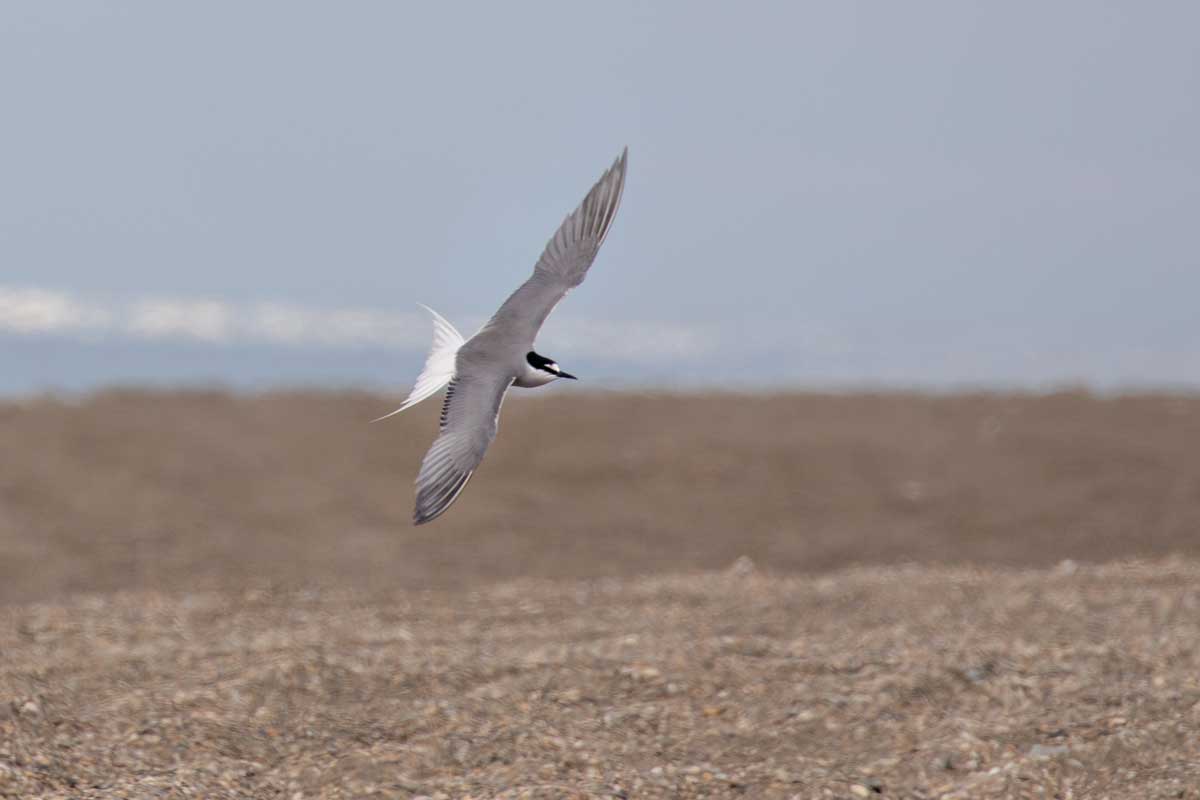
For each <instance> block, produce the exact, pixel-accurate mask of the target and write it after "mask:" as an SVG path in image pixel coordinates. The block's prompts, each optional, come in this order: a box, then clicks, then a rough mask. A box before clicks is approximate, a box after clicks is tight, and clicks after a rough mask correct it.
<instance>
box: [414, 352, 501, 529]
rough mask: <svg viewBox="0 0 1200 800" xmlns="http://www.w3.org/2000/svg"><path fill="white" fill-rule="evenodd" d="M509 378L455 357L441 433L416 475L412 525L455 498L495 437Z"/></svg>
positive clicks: (447, 388) (452, 501) (437, 513)
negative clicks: (456, 370)
mask: <svg viewBox="0 0 1200 800" xmlns="http://www.w3.org/2000/svg"><path fill="white" fill-rule="evenodd" d="M512 381H513V378H512V376H511V375H508V374H503V373H502V371H500V370H494V369H493V370H488V369H486V368H485V365H481V364H472V363H470V361H469V360H467V361H466V363H464V359H460V360H459V365H458V372H457V374H456V375H455V376H454V377H453V378H452V379H451V380H450V384H449V385H448V386H447V387H446V399H445V400H444V401H443V403H442V424H441V433H440V434H439V435H438V438H437V439H435V440H434V442H433V446H432V447H430V448H429V452H428V453H426V454H425V459H424V460H423V461H422V462H421V471H420V472H419V473H418V474H417V505H416V509H415V510H414V511H413V522H414V523H416V524H417V525H421V524H424V523H426V522H429V521H430V520H432V519H435V518H437V517H438V516H439V515H441V514H442V513H443V512H444V511H445V510H446V509H448V508H449V507H450V506H451V504H453V503H454V501H455V500H457V499H458V496H459V494H461V493H462V490H463V488H464V487H465V486H466V485H467V481H469V480H470V479H471V475H472V474H473V473H474V472H475V468H476V467H478V466H479V462H480V461H482V460H483V455H484V453H486V452H487V449H488V445H490V444H491V443H492V440H493V439H495V438H496V427H497V425H498V424H499V420H500V404H501V403H503V402H504V393H505V392H507V391H508V387H509V385H510V384H511V383H512Z"/></svg>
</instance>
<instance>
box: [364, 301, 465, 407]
mask: <svg viewBox="0 0 1200 800" xmlns="http://www.w3.org/2000/svg"><path fill="white" fill-rule="evenodd" d="M417 305H420V306H421V308H423V309H425V310H426V311H428V312H429V313H430V315H431V316H432V317H433V347H432V348H431V349H430V351H429V358H427V359H425V367H424V369H422V370H421V374H420V375H418V376H417V383H416V385H415V386H413V389H412V391H411V392H409V394H408V398H407V399H406V400H405V401H404V403H403V404H401V406H400V407H399V408H397V409H396V410H395V411H393V412H392V413H391V414H384V415H383V416H382V417H380V418H379V419H373V420H371V421H372V422H379V420H381V419H387V418H388V417H391V416H394V415H396V414H399V413H400V412H401V411H404V410H405V409H406V408H412V407H413V406H415V405H416V404H417V403H419V402H421V401H422V400H424V399H425V398H426V397H429V396H430V395H432V394H435V393H436V392H437V391H438V390H439V389H441V388H442V387H443V386H445V385H446V384H447V383H449V382H450V379H451V378H453V377H454V358H455V356H456V355H457V354H458V348H460V347H462V345H463V342H464V341H465V340H464V339H463V337H462V334H461V333H459V332H458V331H457V330H455V328H454V326H453V325H451V324H450V323H449V322H448V321H447V320H446V318H445V317H443V316H442V315H441V314H439V313H437V312H436V311H434V310H433V309H432V308H430V307H429V306H427V305H422V304H420V303H418V304H417Z"/></svg>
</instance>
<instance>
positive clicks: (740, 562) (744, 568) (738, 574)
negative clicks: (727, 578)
mask: <svg viewBox="0 0 1200 800" xmlns="http://www.w3.org/2000/svg"><path fill="white" fill-rule="evenodd" d="M757 569H758V568H757V567H756V566H755V565H754V560H753V559H752V558H750V556H738V557H737V560H736V561H734V562H733V563H732V564H730V565H729V569H727V570H726V572H728V573H729V574H730V575H732V576H733V577H735V578H745V577H747V576H749V575H753V574H754V573H755V571H756V570H757Z"/></svg>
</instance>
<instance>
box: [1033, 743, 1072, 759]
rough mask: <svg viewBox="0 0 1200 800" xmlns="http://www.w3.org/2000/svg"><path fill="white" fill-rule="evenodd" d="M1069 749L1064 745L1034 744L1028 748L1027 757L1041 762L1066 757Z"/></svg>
mask: <svg viewBox="0 0 1200 800" xmlns="http://www.w3.org/2000/svg"><path fill="white" fill-rule="evenodd" d="M1070 750H1071V748H1070V747H1068V746H1067V745H1065V744H1035V745H1034V746H1033V747H1031V748H1029V757H1030V758H1036V759H1038V760H1039V761H1043V760H1045V759H1048V758H1056V757H1057V756H1061V755H1066V754H1067V753H1068V752H1070Z"/></svg>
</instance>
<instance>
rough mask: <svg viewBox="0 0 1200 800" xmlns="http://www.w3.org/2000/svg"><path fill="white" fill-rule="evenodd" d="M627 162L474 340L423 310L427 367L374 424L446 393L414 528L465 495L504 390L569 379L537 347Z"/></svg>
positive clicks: (420, 481) (581, 267)
mask: <svg viewBox="0 0 1200 800" xmlns="http://www.w3.org/2000/svg"><path fill="white" fill-rule="evenodd" d="M628 155H629V148H625V150H624V151H623V152H622V153H621V155H620V157H618V158H617V160H616V161H614V162H613V165H612V166H611V167H609V168H608V170H607V171H606V172H605V173H604V174H603V175H601V176H600V180H598V181H596V184H595V185H594V186H593V187H592V189H591V191H589V192H588V193H587V196H586V197H584V198H583V202H582V203H580V204H579V207H578V208H576V209H575V210H574V211H572V212H571V213H570V214H569V215H567V218H566V219H565V220H563V223H562V225H560V226H559V228H558V231H557V232H555V234H554V236H553V237H551V239H550V241H549V242H548V243H547V244H546V249H545V250H544V251H543V252H542V255H541V258H539V259H538V261H537V264H536V265H535V266H534V268H533V275H531V276H530V277H529V279H528V280H527V281H525V282H524V283H523V284H521V285H520V286H519V287H518V288H517V290H516V291H515V292H513V293H512V294H511V295H510V296H509V298H508V299H507V300H505V301H504V304H503V305H502V306H500V310H499V311H497V312H496V313H495V315H494V316H493V317H492V318H491V319H490V320H488V321H487V324H485V325H484V326H483V327H482V328H481V329H480V330H479V332H478V333H476V334H475V335H474V336H472V337H471V338H470V339H465V340H464V339H463V337H462V335H461V334H460V333H459V332H458V331H457V330H455V328H454V326H453V325H451V324H450V323H449V322H448V321H446V319H445V318H444V317H443V316H442V315H441V314H438V313H437V312H436V311H434V310H433V309H432V308H429V307H428V306H422V308H424V309H425V310H426V311H428V312H429V313H430V315H432V317H433V347H432V349H431V351H430V353H429V358H428V359H427V360H426V361H425V367H424V368H423V369H422V370H421V374H420V375H419V376H418V377H417V382H416V384H415V385H414V386H413V389H412V392H411V393H410V394H409V395H408V398H407V399H405V401H404V403H403V405H401V406H400V408H398V409H396V410H395V411H393V412H392V413H391V414H386V415H384V416H383V417H380V418H379V419H386V418H387V417H390V416H392V415H393V414H399V413H400V412H401V411H404V410H405V409H407V408H411V407H412V406H414V405H416V404H417V403H419V402H421V401H422V400H424V399H425V398H427V397H430V396H431V395H433V394H435V393H436V392H437V391H438V390H439V389H441V388H442V387H443V386H445V387H446V397H445V400H444V401H443V402H442V419H441V428H440V431H439V433H438V437H437V439H435V440H434V442H433V446H432V447H430V448H429V452H427V453H426V454H425V458H424V459H423V460H422V461H421V469H420V471H419V472H418V474H417V502H416V508H415V510H414V511H413V522H414V524H417V525H423V524H424V523H426V522H429V521H431V520H434V519H436V518H437V517H439V516H441V515H442V514H443V513H445V511H446V509H448V508H450V506H451V504H453V503H454V501H455V500H457V499H458V496H459V495H460V494H462V490H463V489H464V488H465V487H466V485H467V481H469V480H470V479H471V476H472V475H473V474H475V469H476V468H477V467H478V466H479V463H480V462H481V461H483V456H484V454H485V453H486V452H487V449H488V445H490V444H491V443H492V440H493V439H495V438H496V429H497V426H498V425H499V421H500V405H501V403H503V402H504V395H505V393H507V392H508V388H509V387H510V386H520V387H522V388H526V389H529V388H533V387H536V386H544V385H546V384H547V383H550V382H551V381H555V380H558V379H559V378H569V379H571V380H575V376H574V375H571V374H570V373H568V372H564V371H563V370H562V368H561V367H559V365H558V363H557V362H556V361H555V360H554V359H552V358H547V357H546V356H543V355H540V354H539V353H537V352H536V351H535V350H534V349H533V341H534V339H535V338H537V334H538V330H540V329H541V327H542V323H544V322H545V321H546V317H548V316H550V312H551V311H553V310H554V307H555V306H556V305H558V301H560V300H562V299H563V297H564V296H566V294H567V292H569V291H571V290H572V289H574V288H575V287H576V286H578V285H579V284H581V283H583V279H584V278H585V277H587V271H588V268H589V267H590V266H591V265H592V261H594V260H595V258H596V253H597V251H599V249H600V245H601V244H602V243H603V242H604V237H605V236H606V235H607V234H608V229H609V227H610V226H611V225H612V221H613V218H614V217H615V216H616V214H617V206H618V205H620V202H621V192H622V190H623V189H624V187H625V164H626V161H627V160H628ZM377 421H378V420H377Z"/></svg>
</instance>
